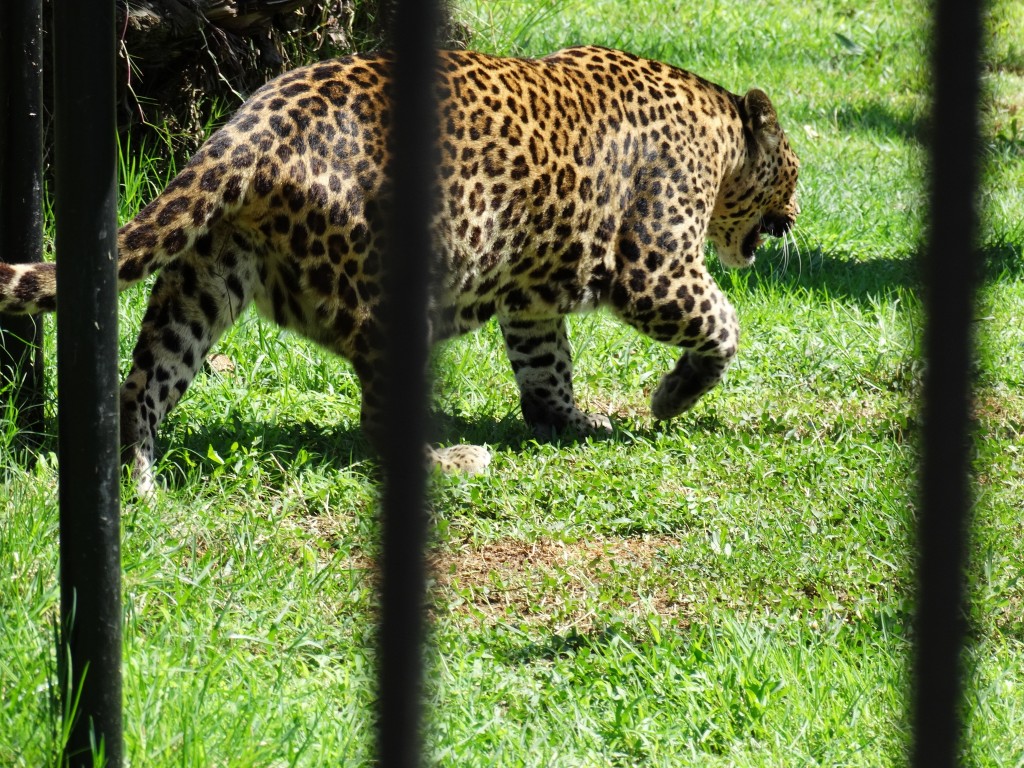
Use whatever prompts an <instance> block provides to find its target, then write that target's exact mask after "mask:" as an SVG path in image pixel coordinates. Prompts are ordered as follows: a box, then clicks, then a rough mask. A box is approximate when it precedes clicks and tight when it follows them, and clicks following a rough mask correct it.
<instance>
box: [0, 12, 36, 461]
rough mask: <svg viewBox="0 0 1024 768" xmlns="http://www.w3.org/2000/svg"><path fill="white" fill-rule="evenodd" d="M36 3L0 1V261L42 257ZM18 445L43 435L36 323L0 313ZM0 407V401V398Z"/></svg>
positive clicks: (1, 364)
mask: <svg viewBox="0 0 1024 768" xmlns="http://www.w3.org/2000/svg"><path fill="white" fill-rule="evenodd" d="M42 14H43V8H42V0H20V1H19V2H6V3H3V4H0V261H4V262H9V263H25V262H33V261H41V260H42V258H43V44H42V35H43V32H42V22H43V15H42ZM7 385H9V388H6V389H5V393H6V397H8V398H9V399H10V401H11V402H12V403H13V405H14V406H15V408H16V409H17V413H18V428H19V433H18V434H19V437H20V438H21V440H22V442H23V444H27V445H29V446H33V445H35V444H37V442H38V439H39V436H40V435H41V434H42V432H43V324H42V322H41V320H39V319H38V318H35V317H27V316H26V317H14V316H3V315H0V387H5V386H7ZM0 406H2V403H0Z"/></svg>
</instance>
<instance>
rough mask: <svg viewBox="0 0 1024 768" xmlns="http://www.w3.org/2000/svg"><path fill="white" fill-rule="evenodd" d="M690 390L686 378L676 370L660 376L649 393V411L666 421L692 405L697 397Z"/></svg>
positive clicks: (655, 416) (660, 419)
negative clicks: (652, 390) (657, 382)
mask: <svg viewBox="0 0 1024 768" xmlns="http://www.w3.org/2000/svg"><path fill="white" fill-rule="evenodd" d="M690 390H691V387H689V386H688V382H687V381H686V378H685V377H683V376H680V375H679V374H678V373H677V372H676V371H672V372H671V373H666V374H665V375H664V376H662V377H661V382H659V384H658V386H657V388H656V389H655V390H654V392H652V393H651V413H652V414H653V415H654V418H656V419H658V420H659V421H667V420H668V419H671V418H673V417H674V416H678V415H679V414H680V413H682V412H683V411H685V410H687V409H689V408H691V407H693V404H694V403H696V402H697V398H696V397H693V396H692V395H691V394H690Z"/></svg>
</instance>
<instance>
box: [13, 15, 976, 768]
mask: <svg viewBox="0 0 1024 768" xmlns="http://www.w3.org/2000/svg"><path fill="white" fill-rule="evenodd" d="M14 5H18V6H19V8H24V9H25V12H26V14H27V17H26V18H28V19H29V22H30V23H26V22H24V21H19V22H18V23H17V24H14V23H11V19H12V18H14V12H13V11H12V8H13V6H14ZM38 9H39V0H26V2H24V3H23V4H12V3H5V4H4V5H3V7H2V13H3V14H4V15H3V17H2V18H0V21H2V22H3V24H2V32H0V36H2V40H3V46H4V50H5V51H12V50H29V49H23V48H22V46H25V45H27V44H28V43H26V41H25V40H22V39H21V36H20V35H21V34H22V33H23V34H25V35H27V36H32V35H33V34H34V35H35V36H36V38H38V21H37V19H38V14H39V11H38ZM53 9H54V16H55V19H54V21H55V25H54V50H55V69H54V71H55V99H56V106H55V117H56V147H55V149H56V155H55V159H56V166H57V167H56V182H57V198H56V223H57V235H56V238H57V242H56V246H57V250H58V252H59V254H60V257H59V259H58V262H57V263H58V270H60V271H59V272H58V281H59V282H60V285H61V291H60V298H59V302H60V303H59V309H58V314H57V322H58V329H57V337H58V385H59V391H60V402H59V405H58V429H59V444H60V446H61V447H62V450H61V477H60V507H61V513H60V536H61V561H60V562H61V627H62V631H61V654H60V659H61V662H60V670H61V672H60V677H61V685H62V690H63V691H64V695H65V696H66V697H70V698H77V699H78V716H77V719H76V720H75V721H74V723H71V724H68V725H69V726H70V739H69V741H68V744H67V748H66V752H65V764H68V765H76V766H77V765H90V764H91V763H92V757H91V746H90V745H91V744H93V743H96V740H99V739H101V740H102V742H103V751H104V754H105V758H106V765H108V766H119V765H121V764H122V761H123V746H122V738H121V677H120V675H121V671H120V667H121V628H120V616H121V603H120V554H119V552H120V550H119V546H120V545H119V541H120V526H119V498H118V494H119V483H118V474H119V467H118V446H117V439H118V426H117V424H118V414H117V402H116V388H117V381H116V365H117V362H116V352H117V346H116V342H117V318H116V309H115V308H116V303H115V289H116V281H115V274H114V262H115V260H114V258H113V254H114V253H115V251H116V235H115V233H116V226H115V212H116V195H117V183H116V182H117V179H116V162H115V161H116V158H115V146H114V136H115V128H114V111H113V103H114V102H113V99H114V94H113V67H114V60H113V56H114V50H115V49H114V39H113V30H114V5H113V2H112V1H109V0H108V2H105V3H80V2H77V1H76V0H55V1H54V3H53ZM934 10H935V16H934V30H935V31H934V36H933V41H932V42H933V46H932V59H933V71H934V82H935V98H934V102H933V114H932V120H931V124H932V136H931V141H930V198H929V200H930V203H929V205H930V208H929V222H930V224H929V228H928V237H927V243H926V245H927V247H926V252H925V257H924V261H923V273H922V276H923V281H924V285H925V291H926V296H925V302H926V309H927V326H926V336H925V355H926V358H927V363H928V365H927V372H926V376H925V387H924V404H923V411H922V413H923V418H924V435H925V440H924V450H923V454H922V469H921V483H922V485H921V490H920V518H919V519H920V527H919V548H918V556H919V557H918V588H919V589H918V596H917V614H916V622H915V631H914V638H915V653H914V669H913V681H914V694H913V698H912V711H911V720H912V726H913V737H912V748H911V755H910V760H911V763H912V764H913V765H915V766H921V767H922V768H923V767H924V766H927V767H928V768H935V767H937V766H953V765H956V764H957V763H958V756H959V754H960V753H961V751H962V747H963V745H962V744H961V733H962V729H961V723H960V698H961V653H962V648H963V641H964V636H965V627H964V615H965V610H964V602H965V597H964V586H963V585H964V570H963V567H964V560H965V542H966V537H967V530H968V527H967V520H968V509H969V507H970V487H969V473H968V470H969V454H970V439H971V435H970V432H969V428H968V425H969V405H970V398H971V389H970V373H969V370H970V367H969V360H970V353H971V330H970V329H971V319H972V307H973V302H974V294H975V289H976V285H977V281H978V275H979V273H980V256H979V251H978V249H977V245H976V233H977V214H976V212H975V210H976V209H975V202H976V201H975V196H976V189H977V180H978V175H979V173H978V165H979V163H978V146H979V129H978V117H977V114H978V92H979V85H978V82H979V79H978V72H979V57H980V47H981V7H980V5H979V4H975V3H963V2H959V0H937V2H936V3H935V5H934ZM19 18H20V17H19ZM437 18H438V11H437V4H436V0H432V1H431V2H425V1H424V0H406V1H405V2H400V3H398V13H397V16H396V27H395V41H396V52H397V65H396V66H397V69H396V74H395V96H394V98H395V105H394V109H395V115H396V117H395V120H394V125H395V126H396V130H395V132H394V136H393V141H394V147H393V150H394V152H395V157H396V158H397V160H396V163H395V168H396V171H395V174H396V179H395V182H396V183H395V185H394V186H395V189H396V190H397V192H396V200H395V205H396V210H397V215H396V218H395V220H396V221H400V222H402V223H403V225H402V226H401V227H400V228H399V231H398V232H396V233H395V236H394V237H393V239H392V242H394V243H395V244H396V246H397V247H396V248H395V255H394V256H393V258H395V259H397V258H402V259H403V262H402V264H403V266H402V273H403V279H401V280H392V285H391V291H392V295H393V296H394V298H395V300H394V301H393V302H392V303H391V306H392V307H395V308H396V312H399V313H400V314H401V317H396V318H394V319H395V321H396V322H394V323H392V327H393V328H395V329H396V330H397V329H399V328H406V329H408V328H418V327H421V324H422V322H423V318H424V316H425V307H426V295H425V287H424V286H425V285H426V284H427V280H426V279H425V273H424V271H423V270H425V268H426V267H425V265H426V264H427V260H428V257H429V248H430V245H429V241H428V237H427V222H428V218H429V216H430V213H431V210H430V205H431V203H430V199H431V196H430V186H431V182H432V179H433V174H434V172H435V170H434V166H433V164H432V158H433V152H434V149H433V148H434V136H435V133H434V132H433V131H431V130H424V126H430V125H433V119H432V117H431V116H432V114H433V98H434V97H433V95H432V94H433V93H434V90H433V88H432V78H433V77H434V74H433V73H434V67H433V66H432V61H433V57H434V55H435V53H434V48H433V46H434V40H433V38H432V36H431V35H429V34H424V30H432V29H435V28H436V23H437ZM33 19H36V21H35V22H34V23H35V25H36V26H35V31H34V32H33V28H32V27H33V23H31V21H32V20H33ZM3 62H4V64H3V70H2V75H3V82H2V87H0V93H3V94H6V96H5V99H8V100H9V102H8V103H15V97H19V98H20V97H21V96H23V95H26V94H27V97H28V98H29V99H30V102H31V99H36V98H38V97H37V96H36V95H34V92H29V91H30V90H31V84H28V85H26V84H25V81H23V80H21V79H18V78H17V77H16V75H17V74H18V67H17V59H16V58H15V59H12V58H11V56H7V57H6V58H4V59H3ZM32 109H33V107H32V106H31V103H30V106H29V107H28V108H24V107H19V108H18V109H14V110H12V109H6V110H5V115H6V118H7V121H6V123H5V129H4V130H3V132H2V133H0V144H2V145H3V146H0V150H2V153H0V159H2V161H3V166H4V168H3V170H4V174H3V175H2V176H0V178H2V179H3V181H2V182H0V184H2V186H0V192H3V193H5V194H7V195H11V194H13V189H12V187H13V185H15V184H17V183H18V180H19V179H20V178H21V177H22V176H23V175H24V174H30V176H31V174H33V173H38V170H33V169H32V167H31V166H30V164H25V163H21V164H19V165H15V164H14V163H15V161H14V160H13V159H12V158H14V157H18V156H22V157H24V156H25V155H29V154H31V155H32V158H33V159H32V160H31V162H34V163H35V164H36V165H35V169H38V167H39V162H40V161H39V158H38V148H37V147H35V146H34V145H33V146H31V147H30V146H28V144H29V143H30V142H29V140H28V139H26V138H24V137H25V136H26V135H27V134H26V130H25V128H24V126H23V125H21V124H20V123H19V120H22V119H23V117H25V116H26V112H31V111H32ZM35 109H37V111H36V117H38V108H35ZM37 130H38V128H37V127H31V128H29V129H28V133H29V134H32V135H34V133H33V132H34V131H37ZM23 143H24V146H21V144H23ZM82 147H88V151H85V152H83V151H81V148H82ZM31 178H37V177H36V176H31ZM12 179H13V181H12ZM33 194H34V195H35V196H34V197H33V198H32V201H33V203H32V204H33V205H34V206H35V209H36V210H37V211H41V210H42V207H41V200H40V199H39V193H38V191H36V192H35V193H33ZM0 203H2V205H3V207H4V210H5V211H6V210H7V207H8V204H9V199H8V198H3V200H0ZM40 221H41V219H38V218H32V217H31V216H29V217H27V218H25V219H23V223H24V229H23V230H19V231H23V232H26V233H28V234H26V235H25V237H26V238H27V240H28V242H29V243H30V245H31V243H34V242H36V241H33V240H32V237H34V236H35V235H34V233H35V232H36V231H37V230H38V229H39V227H40ZM14 228H15V224H14V223H12V219H11V217H6V218H3V230H4V232H3V234H4V237H5V238H6V239H5V240H4V241H3V242H5V243H11V242H13V243H18V242H21V241H18V240H11V239H10V237H11V235H12V230H13V229H14ZM10 247H11V246H8V248H10ZM15 247H16V248H20V247H22V246H20V245H17V246H15ZM25 247H29V246H25ZM31 248H35V249H36V250H37V251H38V247H37V246H35V245H31ZM9 252H10V251H5V252H4V257H5V258H7V255H6V254H7V253H9ZM60 265H64V268H63V269H62V268H61V266H60ZM950 265H956V268H955V269H952V268H949V267H950ZM68 270H71V272H70V273H68ZM65 273H68V274H65ZM392 273H393V274H394V273H397V270H392ZM964 274H967V275H969V276H971V279H968V280H964V279H963V275H964ZM62 275H63V276H62ZM4 326H5V327H6V328H7V329H10V328H11V326H10V323H9V321H8V319H6V318H5V319H4ZM22 333H24V331H22ZM389 349H390V353H391V354H390V357H389V359H390V366H391V368H390V373H391V381H393V382H401V383H402V385H401V392H400V393H399V392H398V388H397V387H396V389H395V391H394V392H393V393H391V394H392V397H391V400H392V406H391V408H390V409H389V410H390V413H391V414H392V422H391V441H390V443H389V445H388V448H387V451H386V454H385V455H384V456H382V460H383V464H384V474H385V490H384V494H383V510H382V514H383V518H382V519H383V533H384V535H383V546H384V552H383V557H382V562H383V574H382V611H381V623H380V627H379V633H378V638H379V640H378V651H379V663H378V668H379V679H378V702H379V703H378V713H377V714H378V718H377V723H378V726H377V734H378V742H377V754H378V761H379V764H380V765H383V766H413V765H417V764H419V763H421V762H422V761H423V757H422V748H421V743H420V731H421V721H422V703H421V689H422V674H423V671H422V666H421V658H422V652H421V651H422V647H421V646H422V642H423V638H424V626H423V612H422V609H423V604H424V602H423V600H424V594H425V567H424V541H425V538H426V525H427V523H426V513H425V482H426V478H425V468H424V466H423V461H422V449H421V446H422V443H423V439H422V437H423V434H424V431H425V427H424V422H425V416H424V406H425V401H426V396H427V386H426V382H425V380H424V376H425V373H424V372H425V365H424V363H425V360H426V356H427V349H426V335H425V334H423V333H409V332H405V333H400V332H395V333H392V334H390V335H389ZM410 383H411V384H410ZM410 395H411V396H410ZM410 425H411V426H410ZM72 446H73V447H74V450H71V447H72ZM64 448H67V450H64ZM86 670H87V671H88V674H84V675H83V672H85V671H86Z"/></svg>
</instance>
